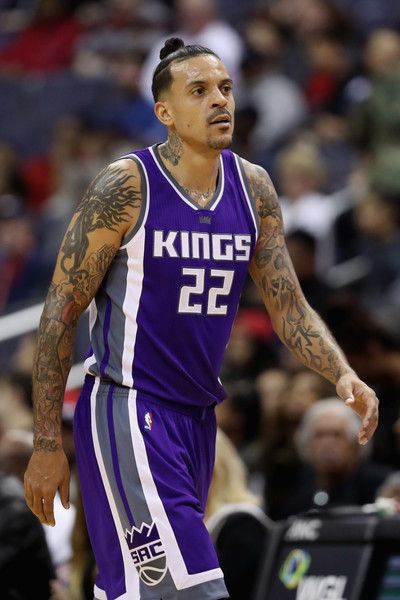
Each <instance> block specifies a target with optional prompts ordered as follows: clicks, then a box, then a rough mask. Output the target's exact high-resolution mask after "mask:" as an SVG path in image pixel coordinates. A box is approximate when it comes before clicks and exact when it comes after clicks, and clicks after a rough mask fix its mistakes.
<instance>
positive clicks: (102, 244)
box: [25, 159, 141, 525]
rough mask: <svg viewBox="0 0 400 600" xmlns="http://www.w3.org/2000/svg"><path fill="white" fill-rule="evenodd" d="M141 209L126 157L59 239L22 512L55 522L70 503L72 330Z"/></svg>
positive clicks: (40, 346) (39, 349)
mask: <svg viewBox="0 0 400 600" xmlns="http://www.w3.org/2000/svg"><path fill="white" fill-rule="evenodd" d="M140 206H141V192H140V174H139V171H138V168H137V166H136V163H135V162H134V161H132V160H130V159H122V160H119V161H117V162H115V163H113V164H111V165H109V166H108V167H106V168H105V169H104V170H103V171H102V172H101V173H100V174H99V175H98V176H97V177H96V178H95V179H94V181H93V182H92V184H91V185H90V186H89V188H88V190H87V192H86V194H85V196H84V197H83V199H82V202H81V203H80V205H79V206H78V208H77V210H76V212H75V214H74V216H73V218H72V220H71V223H70V225H69V227H68V229H67V232H66V234H65V236H64V239H63V242H62V244H61V249H60V251H59V254H58V258H57V263H56V268H55V271H54V275H53V279H52V282H51V285H50V289H49V291H48V294H47V298H46V302H45V305H44V309H43V314H42V317H41V320H40V325H39V331H38V340H37V346H36V353H35V358H34V368H33V412H34V452H33V455H32V458H31V461H30V463H29V465H28V469H27V471H26V474H25V495H26V499H27V503H28V506H29V507H30V508H31V510H32V511H33V512H34V513H35V514H36V515H37V516H38V517H39V518H40V520H41V521H42V522H43V523H47V524H50V525H53V524H54V515H53V499H54V495H55V492H56V491H57V489H60V493H61V497H62V500H63V504H64V506H66V505H67V504H68V484H69V469H68V463H67V459H66V457H65V454H64V452H63V449H62V439H61V410H62V403H63V396H64V390H65V385H66V381H67V377H68V373H69V370H70V367H71V359H72V350H73V342H74V335H75V330H76V325H77V322H78V319H79V317H80V315H81V314H82V313H83V311H84V310H85V309H86V308H87V306H88V305H89V303H90V301H91V300H92V298H93V297H94V295H95V294H96V292H97V290H98V288H99V286H100V284H101V282H102V279H103V277H104V275H105V273H106V272H107V270H108V268H109V266H110V264H111V262H112V260H113V258H114V256H115V254H116V252H117V251H118V248H119V247H120V244H121V240H122V238H123V237H124V235H125V234H126V233H127V232H128V231H129V230H130V229H131V228H132V227H134V225H135V223H136V221H137V219H138V218H139V213H140Z"/></svg>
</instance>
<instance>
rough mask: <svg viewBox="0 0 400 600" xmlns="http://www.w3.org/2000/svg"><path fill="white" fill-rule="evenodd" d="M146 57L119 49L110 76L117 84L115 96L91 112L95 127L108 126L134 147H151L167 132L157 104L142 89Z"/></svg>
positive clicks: (112, 60)
mask: <svg viewBox="0 0 400 600" xmlns="http://www.w3.org/2000/svg"><path fill="white" fill-rule="evenodd" d="M141 63H142V59H141V57H140V55H139V54H138V53H129V52H126V51H125V52H117V53H114V54H112V55H111V56H110V58H109V65H108V75H109V77H110V78H111V79H112V80H113V81H114V84H115V99H114V102H113V103H112V104H111V105H110V106H106V107H103V108H102V110H101V111H99V110H96V109H94V111H92V113H91V115H90V122H91V125H92V126H95V127H97V128H99V129H108V130H111V131H114V132H115V133H117V134H118V135H119V136H120V137H121V138H123V139H125V140H129V141H130V143H131V144H133V145H134V147H138V146H139V147H142V146H149V145H151V144H154V143H156V141H158V140H159V139H160V138H162V137H163V135H164V127H163V126H162V125H161V123H160V122H159V120H158V119H157V118H156V116H155V114H154V109H153V105H152V104H151V103H150V102H149V101H148V99H147V98H144V97H143V95H142V93H141V92H140V89H139V78H140V69H141Z"/></svg>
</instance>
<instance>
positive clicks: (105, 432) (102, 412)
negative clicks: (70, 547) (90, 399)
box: [96, 385, 130, 531]
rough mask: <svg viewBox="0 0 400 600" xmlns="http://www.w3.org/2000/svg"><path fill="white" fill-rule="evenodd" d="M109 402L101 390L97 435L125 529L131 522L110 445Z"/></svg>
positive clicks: (97, 415)
mask: <svg viewBox="0 0 400 600" xmlns="http://www.w3.org/2000/svg"><path fill="white" fill-rule="evenodd" d="M106 387H108V386H103V385H101V388H103V390H104V388H106ZM107 403H108V397H107V392H105V391H100V390H99V392H98V393H97V396H96V427H97V435H98V438H99V445H100V450H101V455H102V457H103V461H104V466H105V469H106V472H107V478H108V481H109V484H110V488H111V492H112V495H113V497H114V500H115V504H116V506H117V511H118V515H119V518H120V521H121V523H122V527H123V530H124V531H125V529H128V528H130V524H129V521H128V516H127V514H126V511H125V507H124V504H123V501H122V498H121V495H120V493H119V491H118V485H117V482H116V479H115V474H114V467H113V462H112V452H111V445H110V431H109V423H108V418H107Z"/></svg>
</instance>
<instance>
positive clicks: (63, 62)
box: [0, 0, 82, 76]
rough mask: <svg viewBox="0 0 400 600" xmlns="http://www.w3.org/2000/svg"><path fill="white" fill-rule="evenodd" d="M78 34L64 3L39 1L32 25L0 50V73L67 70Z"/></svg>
mask: <svg viewBox="0 0 400 600" xmlns="http://www.w3.org/2000/svg"><path fill="white" fill-rule="evenodd" d="M81 32H82V27H81V25H80V23H79V22H78V21H77V20H76V19H75V18H74V16H73V15H71V10H70V4H69V3H68V1H67V0H39V2H38V3H37V7H36V13H35V14H34V16H33V19H32V21H31V23H30V24H29V25H28V26H27V27H26V28H25V29H23V30H22V31H21V32H20V33H19V34H17V35H16V37H15V39H14V40H12V41H10V42H9V43H8V45H6V47H5V48H3V49H2V50H0V74H3V75H14V76H15V75H19V74H21V73H31V74H47V73H51V72H54V71H57V70H58V69H64V68H67V67H69V66H70V64H71V62H72V57H73V49H74V44H75V42H76V41H77V39H78V37H79V35H80V34H81Z"/></svg>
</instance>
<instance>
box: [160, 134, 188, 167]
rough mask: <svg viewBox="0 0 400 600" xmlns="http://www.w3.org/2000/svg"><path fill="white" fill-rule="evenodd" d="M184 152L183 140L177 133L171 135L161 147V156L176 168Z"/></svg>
mask: <svg viewBox="0 0 400 600" xmlns="http://www.w3.org/2000/svg"><path fill="white" fill-rule="evenodd" d="M182 152H183V146H182V140H181V138H180V137H179V136H178V135H177V134H176V133H170V134H169V135H168V140H167V141H166V142H165V144H162V145H161V146H160V154H161V156H162V157H163V158H165V160H167V161H168V162H170V163H171V164H172V165H174V167H176V165H177V164H178V163H179V161H180V160H181V157H182Z"/></svg>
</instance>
